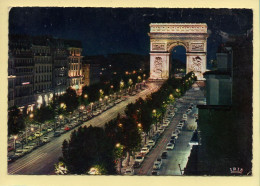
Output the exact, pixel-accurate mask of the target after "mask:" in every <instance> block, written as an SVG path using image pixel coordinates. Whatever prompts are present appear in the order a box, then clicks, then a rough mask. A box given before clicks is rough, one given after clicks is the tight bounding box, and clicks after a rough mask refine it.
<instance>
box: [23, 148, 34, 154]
mask: <svg viewBox="0 0 260 186" xmlns="http://www.w3.org/2000/svg"><path fill="white" fill-rule="evenodd" d="M30 151H32V147H31V146H25V147H24V148H23V152H24V153H28V152H30Z"/></svg>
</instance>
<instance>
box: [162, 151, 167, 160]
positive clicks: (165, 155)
mask: <svg viewBox="0 0 260 186" xmlns="http://www.w3.org/2000/svg"><path fill="white" fill-rule="evenodd" d="M167 156H168V155H167V151H164V152H163V153H162V155H161V158H162V159H167Z"/></svg>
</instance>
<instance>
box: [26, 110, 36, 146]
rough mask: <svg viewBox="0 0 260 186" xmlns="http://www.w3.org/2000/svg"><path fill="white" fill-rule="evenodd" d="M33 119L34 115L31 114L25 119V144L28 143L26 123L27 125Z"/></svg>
mask: <svg viewBox="0 0 260 186" xmlns="http://www.w3.org/2000/svg"><path fill="white" fill-rule="evenodd" d="M33 117H34V115H33V114H32V113H31V114H30V115H29V119H26V120H25V142H26V144H27V143H28V139H27V138H28V137H27V136H28V134H27V125H28V123H29V120H31V119H33Z"/></svg>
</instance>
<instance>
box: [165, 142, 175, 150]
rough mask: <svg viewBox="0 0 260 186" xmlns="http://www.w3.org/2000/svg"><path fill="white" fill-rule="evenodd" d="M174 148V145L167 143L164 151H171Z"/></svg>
mask: <svg viewBox="0 0 260 186" xmlns="http://www.w3.org/2000/svg"><path fill="white" fill-rule="evenodd" d="M173 148H174V145H173V144H172V143H168V144H167V145H166V150H172V149H173Z"/></svg>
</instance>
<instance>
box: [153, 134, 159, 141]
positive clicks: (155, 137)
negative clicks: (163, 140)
mask: <svg viewBox="0 0 260 186" xmlns="http://www.w3.org/2000/svg"><path fill="white" fill-rule="evenodd" d="M159 137H160V133H158V132H157V133H156V134H155V135H154V136H153V137H152V140H153V141H154V142H156V141H157V140H158V139H159Z"/></svg>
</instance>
